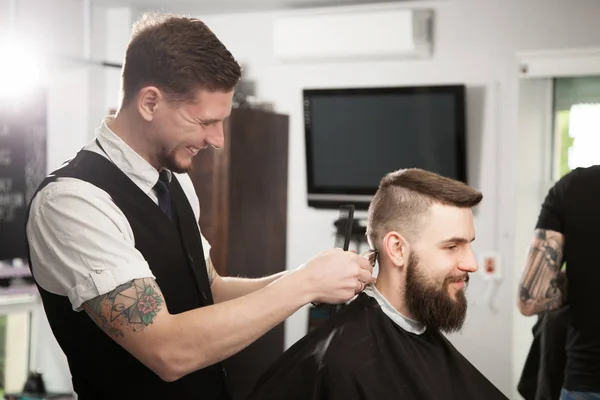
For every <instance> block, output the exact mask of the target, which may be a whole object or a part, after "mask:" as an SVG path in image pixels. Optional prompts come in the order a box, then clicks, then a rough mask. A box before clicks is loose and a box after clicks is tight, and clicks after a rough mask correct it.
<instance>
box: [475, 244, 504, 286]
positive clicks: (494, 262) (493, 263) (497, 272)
mask: <svg viewBox="0 0 600 400" xmlns="http://www.w3.org/2000/svg"><path fill="white" fill-rule="evenodd" d="M478 265H479V270H478V272H479V274H480V275H481V276H482V277H483V279H485V280H495V281H499V280H501V279H502V264H501V262H500V253H498V252H497V251H484V252H482V253H480V254H479V260H478Z"/></svg>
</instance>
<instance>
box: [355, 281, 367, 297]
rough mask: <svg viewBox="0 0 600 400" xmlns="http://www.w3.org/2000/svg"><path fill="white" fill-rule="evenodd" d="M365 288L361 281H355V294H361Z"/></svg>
mask: <svg viewBox="0 0 600 400" xmlns="http://www.w3.org/2000/svg"><path fill="white" fill-rule="evenodd" d="M364 288H365V284H364V283H363V282H362V281H360V280H359V281H357V283H356V289H355V290H354V291H355V292H356V293H357V294H358V293H360V292H362V291H363V290H364Z"/></svg>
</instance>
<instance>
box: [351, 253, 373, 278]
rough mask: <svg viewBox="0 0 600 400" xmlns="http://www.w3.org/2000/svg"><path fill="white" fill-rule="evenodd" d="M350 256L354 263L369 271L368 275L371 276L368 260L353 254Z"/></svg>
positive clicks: (370, 265)
mask: <svg viewBox="0 0 600 400" xmlns="http://www.w3.org/2000/svg"><path fill="white" fill-rule="evenodd" d="M352 256H353V261H354V262H356V263H357V264H358V266H359V267H360V268H361V269H364V270H366V271H369V273H371V274H372V273H373V265H372V264H371V262H369V260H368V259H366V258H364V257H363V256H360V255H358V254H353V255H352Z"/></svg>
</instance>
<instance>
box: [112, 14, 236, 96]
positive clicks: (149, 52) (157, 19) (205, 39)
mask: <svg viewBox="0 0 600 400" xmlns="http://www.w3.org/2000/svg"><path fill="white" fill-rule="evenodd" d="M241 74H242V69H241V66H240V65H239V63H238V62H237V61H236V60H235V59H234V57H233V55H232V54H231V53H230V52H229V50H227V48H226V47H225V46H224V45H223V43H221V42H220V41H219V39H218V38H217V37H216V36H215V34H214V33H213V32H212V31H211V30H210V29H209V28H208V27H207V26H206V25H205V24H204V23H203V22H202V21H200V20H198V19H196V18H186V17H178V16H173V15H169V14H156V13H147V14H144V15H143V16H142V17H141V18H140V20H139V21H137V22H136V23H135V25H134V26H133V32H132V35H131V40H130V41H129V44H128V46H127V51H126V53H125V63H124V65H123V76H122V91H123V93H122V97H123V105H126V104H128V103H129V102H130V101H131V100H132V99H133V98H135V97H136V96H137V94H138V93H139V91H140V89H142V88H143V87H146V86H156V87H157V88H158V89H160V90H161V91H163V92H164V93H165V95H166V96H167V98H168V100H170V101H191V100H193V99H194V98H195V96H196V94H197V93H198V91H199V90H209V91H222V92H229V91H231V90H233V89H234V88H235V86H236V85H237V83H238V81H239V79H240V77H241Z"/></svg>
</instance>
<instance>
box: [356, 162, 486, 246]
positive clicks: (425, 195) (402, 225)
mask: <svg viewBox="0 0 600 400" xmlns="http://www.w3.org/2000/svg"><path fill="white" fill-rule="evenodd" d="M482 198H483V195H482V194H481V193H480V192H478V191H477V190H475V189H473V188H471V187H470V186H468V185H466V184H465V183H463V182H459V181H457V180H454V179H450V178H447V177H444V176H441V175H438V174H435V173H433V172H429V171H424V170H422V169H418V168H409V169H401V170H398V171H394V172H390V173H389V174H387V175H386V176H384V177H383V179H381V182H380V183H379V189H378V190H377V193H375V196H374V197H373V200H372V201H371V204H370V206H369V211H368V222H367V237H368V239H369V242H370V243H371V245H372V246H375V247H376V246H377V244H378V243H379V242H380V241H381V240H382V239H383V237H384V236H385V235H386V234H387V233H388V232H389V231H392V230H396V231H398V232H399V233H400V234H402V235H404V236H407V237H411V238H416V237H418V233H419V224H418V220H419V217H420V216H421V215H422V214H423V213H425V212H426V211H427V210H428V209H429V207H431V205H433V204H434V203H439V204H443V205H452V206H456V207H461V208H463V207H464V208H467V207H468V208H471V207H474V206H476V205H477V204H479V202H480V201H481V199H482Z"/></svg>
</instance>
